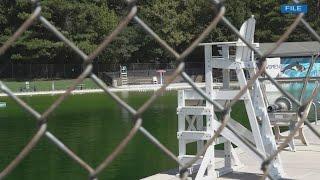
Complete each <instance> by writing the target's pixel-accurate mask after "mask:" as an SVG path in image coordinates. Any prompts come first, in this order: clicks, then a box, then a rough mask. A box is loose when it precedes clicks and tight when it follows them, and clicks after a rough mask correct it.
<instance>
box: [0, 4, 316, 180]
mask: <svg viewBox="0 0 320 180" xmlns="http://www.w3.org/2000/svg"><path fill="white" fill-rule="evenodd" d="M126 2H127V6H128V9H129V11H128V13H127V15H126V16H125V17H124V18H123V19H122V20H121V21H120V23H119V24H118V26H117V27H116V28H115V29H114V30H113V31H112V32H111V33H110V34H109V35H108V36H107V37H106V38H105V39H104V40H103V42H102V43H101V44H100V45H99V46H98V47H97V48H96V49H95V50H94V51H93V52H92V53H90V54H89V55H87V54H85V53H84V52H83V51H82V50H80V49H79V48H78V47H77V46H76V45H75V44H74V43H73V42H72V41H70V40H69V39H68V38H66V37H65V36H64V35H63V34H62V33H61V32H60V31H59V30H58V29H57V28H56V27H55V26H54V25H52V24H51V23H50V22H49V21H48V20H47V19H46V18H45V17H43V16H42V15H41V5H40V3H39V2H38V1H37V0H31V3H33V4H34V5H35V9H34V11H33V13H32V14H31V15H30V17H29V18H28V19H27V20H26V21H25V22H24V23H23V24H22V25H21V26H20V27H19V29H18V30H17V31H16V32H15V33H14V34H13V35H12V36H11V37H10V38H9V39H8V40H7V41H6V42H5V43H4V44H3V45H2V46H1V47H0V55H2V54H4V53H5V51H6V50H8V49H9V48H10V46H11V45H12V44H14V42H15V41H16V40H17V39H18V38H19V37H20V36H21V34H22V33H24V32H25V31H26V30H27V29H28V28H29V27H30V26H31V25H32V24H33V23H35V21H39V22H41V23H42V24H43V26H45V27H46V28H47V29H48V30H49V31H51V32H52V33H53V34H55V35H56V36H57V37H58V38H59V39H60V40H61V41H62V42H64V43H65V44H66V45H68V46H69V47H70V48H71V49H72V50H73V51H74V52H76V53H77V54H78V55H79V56H80V57H81V58H82V59H83V63H84V70H83V72H82V73H81V75H79V76H78V77H77V79H76V80H74V82H73V83H72V85H71V86H70V87H69V88H68V89H67V90H66V91H65V93H64V94H62V95H61V96H60V97H59V98H58V99H57V100H56V101H55V102H54V103H53V104H52V105H51V106H50V107H49V108H48V109H47V110H46V111H45V112H44V113H42V114H41V113H39V112H37V111H36V110H34V109H33V108H32V107H30V106H29V105H28V104H27V103H25V102H24V101H23V100H21V99H20V98H19V97H17V96H16V95H14V93H13V92H12V91H11V90H10V89H9V88H7V87H6V85H5V84H4V83H3V82H1V81H0V90H1V91H2V92H4V93H6V94H7V95H8V96H10V97H11V98H12V99H13V100H14V101H15V102H16V103H17V104H19V105H20V106H21V107H22V108H24V109H25V110H26V111H27V112H29V113H30V114H31V115H33V116H34V117H35V119H36V120H37V126H36V128H37V132H36V133H35V134H34V136H33V137H32V138H31V140H30V141H29V142H28V144H27V145H26V146H25V147H24V148H23V149H22V150H21V151H20V153H19V154H18V155H17V156H16V157H15V159H13V160H12V161H11V163H10V164H8V165H7V166H6V168H5V169H3V170H2V171H1V173H0V179H3V178H5V177H6V176H7V175H8V174H9V173H10V172H11V171H12V170H13V169H14V168H15V167H16V166H17V165H18V164H19V163H20V162H21V161H22V160H23V159H24V158H25V156H26V155H28V154H29V153H30V151H31V150H32V149H33V148H34V147H35V146H36V145H37V143H38V142H39V140H40V139H41V138H44V137H46V138H48V139H49V140H50V141H51V142H52V143H53V144H55V145H56V146H57V147H59V149H61V150H62V151H63V152H64V153H66V154H67V155H68V156H69V157H70V158H71V159H73V160H74V161H75V162H77V163H78V164H79V165H80V166H81V167H82V168H83V169H84V170H86V171H87V172H88V174H89V179H97V176H98V174H99V173H101V172H102V171H103V170H104V169H106V168H107V167H108V166H109V165H110V163H111V162H112V161H113V160H114V159H115V158H116V157H117V156H119V154H120V153H121V151H122V150H123V149H124V148H126V146H127V144H128V143H129V142H130V141H131V140H132V138H133V137H134V136H135V135H136V133H137V132H138V131H140V132H141V133H142V134H143V135H144V136H145V138H147V139H149V140H150V141H151V142H152V143H153V144H154V145H155V146H157V147H158V148H159V149H161V150H162V151H163V152H164V153H165V154H166V155H167V156H168V158H171V159H172V160H173V161H176V162H177V164H178V165H179V166H181V167H182V168H181V170H180V178H181V179H185V178H186V177H187V175H188V174H187V168H189V167H191V165H192V164H193V163H195V162H196V161H197V160H198V159H199V158H200V156H202V155H203V154H204V153H205V152H206V150H207V148H208V147H209V146H210V145H211V144H212V143H213V142H214V141H215V139H216V138H217V137H218V136H219V135H220V133H221V131H222V130H223V129H224V128H225V127H226V126H228V119H229V113H228V112H229V111H230V108H231V107H232V106H233V105H234V104H235V103H236V102H237V101H238V100H239V99H240V97H241V96H242V95H243V94H244V93H245V92H246V90H247V89H248V88H250V87H251V86H252V85H253V83H254V82H255V81H256V80H257V79H258V77H259V76H261V75H262V74H264V75H265V76H266V78H267V79H268V80H270V81H271V82H272V83H273V84H274V85H275V86H276V87H277V88H278V90H279V91H280V92H281V93H282V94H283V95H285V96H286V97H288V98H289V99H290V100H291V101H292V102H294V103H295V104H296V105H297V106H298V107H299V108H298V110H297V113H298V122H297V125H296V127H295V129H294V130H293V131H292V132H291V133H290V134H289V136H288V137H287V138H286V139H285V141H284V142H283V143H281V144H280V146H279V147H278V150H277V151H275V152H274V153H273V154H271V155H269V156H268V157H264V155H262V154H261V153H260V152H259V151H257V150H256V148H255V147H253V146H252V145H251V144H250V143H248V142H247V141H246V140H245V139H243V138H241V137H240V136H239V138H240V139H241V141H243V143H245V144H246V145H247V146H248V147H249V148H251V149H252V150H253V151H255V152H256V154H257V155H259V156H260V157H261V158H262V159H264V162H263V163H262V164H261V170H262V171H263V174H264V176H263V177H262V178H266V177H269V178H271V179H272V177H271V176H270V175H269V173H268V166H269V164H270V163H271V162H272V160H273V159H274V158H275V157H276V156H277V155H278V154H279V152H281V151H282V150H283V149H284V148H285V147H286V145H287V144H288V142H289V141H290V140H291V139H292V138H293V137H294V135H295V133H296V132H297V131H298V128H299V127H300V125H302V124H303V123H305V124H306V125H307V126H308V128H310V129H311V131H312V132H313V133H314V134H315V135H317V137H319V138H320V134H319V132H318V131H317V130H316V129H315V128H314V127H313V126H312V125H311V123H310V122H309V121H308V120H307V116H308V112H309V109H310V105H311V103H312V100H313V98H314V97H315V96H316V94H317V89H318V84H317V83H316V87H315V88H314V90H313V93H312V96H311V97H310V99H308V100H307V101H305V102H301V101H300V100H297V99H295V98H294V97H293V96H292V95H290V94H289V93H288V92H286V91H285V90H284V89H282V88H281V86H280V85H279V83H278V82H277V81H276V80H274V79H273V78H272V77H271V76H270V75H269V74H268V73H267V72H266V71H265V68H266V57H267V56H268V55H270V54H271V53H272V52H273V51H275V50H276V49H277V48H278V47H279V46H280V44H281V43H282V42H284V41H285V40H286V39H287V38H288V36H289V35H290V34H291V33H292V32H293V31H294V30H295V29H296V27H297V26H298V25H299V24H301V25H303V26H304V27H305V28H306V30H307V31H308V32H309V33H310V34H311V35H312V37H313V38H314V39H315V40H317V41H319V42H320V36H319V35H318V34H317V33H316V31H315V30H314V29H313V28H312V27H311V26H310V25H309V23H308V22H307V21H306V20H305V19H304V18H303V17H304V14H299V15H297V16H296V18H295V20H294V21H293V23H292V24H291V25H290V26H289V27H288V28H287V30H286V32H285V33H284V34H283V35H282V36H281V37H280V38H279V40H278V41H277V42H276V43H275V45H274V46H273V47H272V48H270V49H269V50H268V51H266V52H265V53H261V52H260V51H259V50H257V49H255V48H254V46H253V45H252V44H251V42H247V41H246V40H245V39H244V37H242V36H241V34H240V33H239V31H238V30H237V28H236V27H235V26H233V25H232V23H230V21H229V20H228V19H227V18H226V17H225V16H224V14H225V12H226V8H225V6H224V5H223V3H221V2H220V1H218V0H211V3H212V6H213V8H215V9H217V11H218V13H217V15H216V16H215V17H214V18H213V19H212V21H211V22H210V23H209V25H208V26H207V27H206V29H205V30H204V31H203V32H202V33H201V34H200V35H199V36H198V38H197V39H196V40H194V41H193V42H192V43H191V45H190V46H189V47H188V48H186V49H185V51H183V52H182V53H178V52H177V51H175V50H174V49H173V48H172V47H170V46H169V45H168V44H167V43H166V42H165V41H164V40H163V39H161V37H159V36H158V35H157V34H156V33H155V32H154V31H153V30H152V27H150V26H148V25H147V24H146V23H145V22H144V21H143V20H142V19H140V18H139V17H138V15H137V6H136V4H135V3H136V1H135V0H127V1H126ZM294 3H299V2H298V1H297V0H295V1H294ZM132 21H134V22H135V23H136V24H137V25H139V26H140V27H141V28H142V29H143V30H144V31H145V32H146V33H147V34H149V35H150V36H151V37H152V38H154V39H155V40H156V41H157V42H158V43H159V44H160V45H161V46H162V48H164V49H165V50H167V51H168V52H169V53H170V54H171V55H172V56H173V57H174V58H175V59H176V61H177V62H178V63H179V65H178V66H177V68H176V69H175V71H174V72H173V73H172V75H171V76H170V77H169V78H168V81H167V82H166V83H165V84H164V85H163V86H162V87H161V88H160V89H159V90H157V91H156V92H155V93H154V95H153V96H152V97H150V98H149V99H148V100H147V101H146V102H145V103H144V104H143V105H142V106H141V107H140V108H138V109H134V108H132V107H131V106H130V105H128V104H127V103H126V102H124V101H123V100H121V99H120V98H119V97H118V96H117V95H116V94H115V93H113V92H111V91H110V89H109V88H108V87H107V85H106V84H105V83H104V82H103V81H102V80H101V79H99V78H98V77H97V75H96V74H94V73H92V69H93V66H92V63H93V60H94V59H95V58H96V57H97V56H98V55H99V54H100V53H101V52H102V51H103V50H104V49H105V48H106V47H108V45H109V44H110V43H111V42H112V41H113V40H114V39H115V37H117V36H118V35H119V33H120V32H121V31H122V30H123V29H125V28H126V27H127V25H128V24H129V23H130V22H132ZM218 23H223V24H224V25H226V26H227V27H228V28H229V29H230V30H231V31H232V32H233V33H234V34H235V35H236V36H238V38H240V39H241V40H242V41H243V43H244V44H245V45H246V46H247V47H249V48H250V49H251V50H252V51H254V52H255V53H256V55H257V56H258V62H259V63H258V64H259V70H258V71H257V72H256V74H255V75H253V76H252V77H250V79H249V81H248V83H247V85H246V86H245V87H243V88H241V89H240V91H239V93H238V94H237V95H236V96H235V98H234V99H233V100H232V101H231V102H230V103H229V104H227V105H226V106H224V107H223V106H221V105H220V104H219V103H217V102H216V101H213V100H212V99H211V98H210V97H209V96H208V95H207V94H206V93H205V92H204V91H203V90H202V89H200V88H199V87H197V85H196V84H195V83H194V82H193V81H192V80H191V78H190V77H189V76H188V74H187V73H186V72H184V66H185V63H184V58H185V57H186V56H188V55H189V54H190V53H191V52H192V51H193V50H194V49H195V48H196V47H197V46H198V45H199V43H200V42H201V41H202V40H204V38H206V36H207V35H208V34H209V33H210V32H211V31H212V30H213V29H214V28H215V27H216V26H217V24H218ZM178 76H181V77H182V78H183V79H184V80H185V81H186V82H187V83H188V84H190V85H191V86H192V88H193V89H194V90H196V91H197V92H198V93H199V94H200V95H201V96H202V97H203V98H204V99H205V100H206V101H208V102H209V103H211V104H213V105H215V107H217V108H218V110H220V111H221V112H222V117H221V126H220V127H219V128H218V130H217V131H216V132H215V134H214V136H213V137H212V138H211V139H210V140H208V141H207V143H206V145H205V146H204V148H203V149H202V150H201V151H200V152H198V154H197V155H196V156H195V157H194V158H193V159H192V160H191V161H190V162H188V163H186V164H182V163H181V162H180V161H179V159H178V157H177V156H176V155H175V154H174V153H172V152H171V151H170V150H169V149H168V148H166V147H165V146H164V145H163V144H162V143H161V142H160V141H158V140H157V139H156V138H155V137H154V136H153V135H152V134H151V133H149V132H148V131H147V130H146V129H145V128H144V127H143V126H142V121H143V119H142V114H143V113H144V112H145V111H146V110H147V109H148V108H149V107H150V106H151V104H152V103H153V102H154V101H155V100H156V99H157V98H158V97H159V96H160V95H161V94H163V93H165V89H166V87H167V86H168V85H169V84H170V83H171V82H173V81H174V80H175V79H176V78H177V77H178ZM87 77H90V78H91V79H92V80H93V81H94V82H95V83H96V84H97V85H98V86H99V87H100V88H101V89H103V90H104V92H105V93H106V94H108V95H109V96H111V98H112V99H113V100H114V101H115V102H117V104H118V105H119V106H121V107H123V108H125V109H126V110H127V111H128V112H129V113H131V114H132V117H133V118H132V121H131V122H132V124H133V127H132V129H131V130H130V132H129V134H128V135H127V136H126V137H125V138H124V139H123V140H122V141H121V142H120V143H119V144H118V146H117V147H116V148H115V149H114V150H113V152H112V153H111V154H109V155H108V156H107V157H106V158H105V159H104V160H103V162H101V163H100V165H98V166H97V167H92V166H91V165H89V164H88V163H87V162H85V161H84V160H82V159H81V157H79V156H78V155H77V154H76V153H75V152H73V151H72V150H71V149H69V148H68V147H67V146H66V145H64V143H63V142H62V141H61V140H59V139H58V138H56V137H55V135H54V134H52V133H50V132H49V131H48V130H47V121H48V117H49V116H50V114H52V112H53V111H55V110H56V108H57V107H58V106H59V105H60V104H61V103H62V102H63V101H64V100H65V99H66V98H67V97H68V96H69V95H70V94H71V92H72V91H73V90H74V89H75V88H76V86H77V85H78V84H79V83H81V82H82V81H83V80H84V79H85V78H87ZM308 79H309V78H308V76H307V77H306V78H305V80H304V84H306V83H307V82H308ZM228 128H230V129H231V130H232V131H234V132H236V130H234V129H232V128H231V127H229V126H228Z"/></svg>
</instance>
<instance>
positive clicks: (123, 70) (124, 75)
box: [120, 66, 128, 86]
mask: <svg viewBox="0 0 320 180" xmlns="http://www.w3.org/2000/svg"><path fill="white" fill-rule="evenodd" d="M120 79H121V85H122V86H126V85H128V70H127V66H120Z"/></svg>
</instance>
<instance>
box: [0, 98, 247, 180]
mask: <svg viewBox="0 0 320 180" xmlns="http://www.w3.org/2000/svg"><path fill="white" fill-rule="evenodd" d="M118 95H119V96H120V97H121V98H122V99H123V100H125V101H126V102H127V103H128V104H130V105H131V106H133V107H134V108H138V107H139V106H141V105H142V104H143V103H144V102H145V101H146V100H147V99H148V98H149V97H150V96H151V95H152V93H129V94H123V93H122V94H118ZM57 97H58V96H33V97H22V99H23V100H24V101H26V102H27V103H28V104H30V105H31V106H32V107H33V108H34V109H36V110H38V111H39V112H43V111H44V110H45V109H46V108H48V107H49V105H50V104H51V103H53V102H54V100H55V99H57ZM0 101H5V102H6V103H7V107H6V108H0V169H1V170H2V169H4V168H5V167H6V165H7V164H8V163H10V161H11V160H12V159H14V157H15V156H16V155H17V154H18V153H19V152H20V150H21V149H22V148H23V147H24V146H25V144H26V143H27V142H28V140H29V139H30V138H31V137H32V136H33V134H34V133H35V129H36V121H35V119H34V118H33V117H32V116H31V115H29V114H28V113H27V112H25V111H24V110H23V109H22V108H21V107H19V106H17V105H16V104H15V102H14V101H13V100H11V99H10V98H7V97H5V98H0ZM176 107H177V94H176V92H167V93H166V94H164V95H163V96H161V97H160V98H159V99H158V100H157V101H156V102H155V103H154V104H153V105H152V106H151V107H150V108H149V109H148V110H147V111H146V112H145V113H144V114H143V119H144V121H143V126H144V127H145V128H146V129H147V130H148V131H149V132H150V133H152V134H153V135H154V136H155V137H156V138H157V139H158V140H159V141H160V142H162V143H163V144H164V145H165V146H166V147H168V148H169V149H170V150H171V151H172V152H174V153H175V154H177V152H178V141H177V138H176V131H177V115H176ZM232 114H233V115H232V116H239V115H240V114H244V110H243V108H242V105H241V104H240V105H239V104H238V105H237V106H236V107H235V108H234V110H233V112H232ZM130 118H131V116H130V114H129V113H128V112H127V111H126V110H124V109H122V108H120V107H119V106H118V105H117V104H116V103H115V102H114V101H113V100H112V99H111V98H110V97H108V96H107V95H105V94H86V95H72V96H70V97H69V98H68V99H67V100H66V101H64V102H63V103H62V104H61V106H59V108H58V109H57V110H56V111H55V112H54V113H53V114H51V115H50V117H49V119H48V120H49V122H48V130H49V131H50V132H51V133H52V134H54V135H55V136H56V137H57V138H58V139H60V140H61V141H62V142H63V143H64V144H65V145H66V146H68V147H69V148H70V149H72V150H73V151H74V152H75V153H76V154H78V155H79V156H80V157H81V158H82V159H83V160H85V161H86V162H88V164H90V165H92V166H94V167H96V166H97V165H98V164H99V163H100V162H102V161H103V160H104V159H105V158H106V156H107V155H108V154H110V153H111V152H112V150H113V149H114V148H115V147H116V146H117V145H118V143H119V142H120V141H121V140H122V139H123V138H124V137H125V136H126V135H127V133H128V132H129V130H130V128H132V123H131V121H130ZM176 166H177V164H176V163H175V162H174V161H173V160H171V159H170V158H168V157H167V156H166V155H165V154H164V153H162V152H161V151H160V150H159V149H158V148H157V147H156V146H155V145H153V144H152V143H150V141H149V140H147V138H145V137H144V136H143V135H142V134H141V133H139V132H138V134H137V135H136V136H135V137H134V139H133V140H132V141H131V142H130V143H129V145H128V146H127V147H126V148H125V150H124V151H123V152H122V153H121V154H120V155H119V156H118V157H117V158H116V159H115V160H114V161H113V162H112V163H111V164H110V166H108V167H107V168H106V169H105V170H104V171H103V172H102V173H101V174H99V176H98V178H99V179H114V180H115V179H117V180H118V179H119V180H120V179H139V178H142V177H146V176H150V175H152V174H155V173H158V172H161V171H165V170H168V169H171V168H175V167H176ZM87 178H88V173H87V172H86V171H85V170H84V169H82V168H81V167H80V166H79V165H78V164H77V163H75V162H74V161H73V160H72V159H70V158H69V156H67V155H66V154H65V153H64V152H62V151H61V150H60V149H58V148H57V147H56V146H55V145H54V144H53V143H52V142H51V141H49V140H48V139H47V138H46V137H43V138H42V139H41V140H40V142H39V143H38V145H37V146H36V147H35V148H34V149H33V150H32V152H31V153H30V154H29V155H28V156H27V157H26V158H25V159H24V160H23V161H22V162H21V163H20V164H19V165H18V166H17V167H16V168H15V169H14V170H13V171H12V173H10V174H9V176H8V177H7V179H13V180H18V179H19V180H20V179H30V180H31V179H87Z"/></svg>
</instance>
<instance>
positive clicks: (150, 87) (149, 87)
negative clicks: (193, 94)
mask: <svg viewBox="0 0 320 180" xmlns="http://www.w3.org/2000/svg"><path fill="white" fill-rule="evenodd" d="M195 84H196V85H197V86H198V87H200V88H203V87H205V83H195ZM221 86H222V83H215V87H214V88H220V87H221ZM234 86H236V84H235V85H234ZM160 88H161V85H160V84H145V85H127V86H119V87H109V90H110V91H111V92H147V91H156V90H158V89H160ZM180 89H191V86H190V85H189V84H188V83H172V84H170V85H169V86H168V87H167V88H166V90H167V91H171V90H180ZM64 92H65V90H55V91H35V92H14V94H15V95H17V96H35V95H57V94H63V93H64ZM102 92H103V90H102V89H83V90H74V91H72V93H71V94H88V93H102ZM3 96H7V94H5V93H0V97H3Z"/></svg>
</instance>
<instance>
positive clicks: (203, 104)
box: [177, 17, 284, 180]
mask: <svg viewBox="0 0 320 180" xmlns="http://www.w3.org/2000/svg"><path fill="white" fill-rule="evenodd" d="M254 29H255V19H254V18H253V17H251V18H249V19H248V20H247V21H246V22H245V23H244V24H243V25H242V26H241V29H240V34H241V35H242V36H243V37H244V38H245V39H246V40H247V41H248V42H252V43H253V36H254ZM201 45H202V46H204V49H205V81H206V82H205V83H206V88H205V92H206V93H207V95H209V96H210V97H211V98H212V100H214V101H218V102H221V104H222V105H224V103H225V102H226V101H230V100H232V99H233V98H234V97H235V96H236V94H237V93H238V92H239V90H234V89H231V88H229V81H230V78H229V72H230V70H235V72H236V75H237V79H238V84H239V86H240V88H242V87H244V86H245V85H246V84H247V79H246V77H245V73H244V70H247V71H248V72H249V75H250V76H252V75H253V74H254V73H255V72H256V63H255V61H254V59H253V56H254V54H253V52H252V51H251V50H250V49H249V48H248V47H247V46H246V45H245V44H244V43H243V42H242V40H240V39H239V40H238V41H237V42H222V43H204V44H201ZM213 46H217V47H219V48H221V53H222V56H220V57H214V56H213V48H212V47H213ZM232 46H233V47H235V48H236V55H235V57H233V58H232V57H231V56H230V54H229V50H230V47H232ZM213 68H218V69H222V70H223V87H222V88H221V89H213V87H214V86H213V85H214V82H213V77H212V71H213ZM240 99H241V100H242V101H244V104H245V109H246V112H247V116H248V119H249V122H250V127H251V131H250V130H248V129H246V128H245V127H244V126H243V125H241V124H240V123H238V121H236V120H233V119H230V120H229V122H228V126H229V127H231V128H232V129H235V130H236V131H237V132H234V131H232V130H231V129H230V128H229V127H228V126H227V127H225V128H224V129H223V131H222V133H221V137H219V138H218V139H217V140H216V142H215V143H214V144H212V145H211V146H210V147H209V148H208V149H207V151H206V153H205V154H204V156H203V157H201V159H199V160H198V161H197V162H196V163H195V164H194V165H193V167H192V168H190V169H189V171H190V173H193V174H195V173H196V176H195V179H196V180H200V179H201V180H202V179H214V178H216V177H219V176H221V175H223V174H226V173H229V172H231V171H233V170H234V169H236V168H237V167H240V166H241V165H242V164H241V163H240V161H239V159H238V156H237V154H236V153H235V150H234V149H233V147H232V144H234V145H236V146H238V147H239V148H241V149H242V150H243V151H245V152H246V153H247V154H248V155H249V156H250V157H252V158H255V159H256V161H257V162H259V163H262V162H263V159H262V158H261V157H260V156H259V155H257V154H256V152H254V151H253V150H252V149H250V148H249V147H248V146H247V145H246V144H245V143H243V141H241V140H240V138H239V137H242V138H245V139H246V140H247V141H248V142H250V143H251V144H252V145H253V146H254V147H255V148H256V149H257V150H258V151H259V152H260V153H261V154H263V155H264V156H265V157H267V156H268V155H270V154H272V153H273V152H274V151H276V150H277V146H276V142H275V138H274V135H273V132H272V129H271V124H270V120H269V116H268V112H267V108H266V104H265V102H264V98H263V94H262V91H261V88H260V83H259V81H258V80H256V81H255V82H254V85H253V88H250V89H249V90H247V91H246V92H245V94H244V95H243V96H242V97H241V98H240ZM192 101H193V102H198V103H193V104H192ZM190 102H191V103H190ZM177 114H178V132H177V137H178V140H179V156H178V157H179V160H180V161H181V162H182V163H186V162H188V161H190V160H191V159H192V158H193V157H194V155H192V154H188V153H187V144H189V143H192V142H196V143H197V152H199V151H200V150H201V149H202V148H203V146H204V143H205V141H207V140H209V139H210V138H212V137H213V135H214V132H215V131H216V130H217V128H218V127H219V126H220V124H221V123H220V122H219V119H218V118H217V116H216V112H215V108H214V106H213V105H212V104H210V103H209V102H208V101H204V99H203V97H202V96H200V95H199V94H198V93H197V92H196V91H195V90H181V91H179V93H178V108H177ZM239 118H241V117H239ZM186 122H187V124H186ZM222 143H223V144H224V167H223V168H222V169H220V170H216V169H215V158H214V153H215V152H214V149H215V148H214V147H215V145H217V144H222ZM244 164H245V163H244ZM269 172H270V175H271V176H272V177H273V178H275V179H279V178H281V177H283V176H284V172H283V167H282V163H281V159H280V157H279V156H277V157H276V158H275V160H274V161H272V162H271V165H270V170H269Z"/></svg>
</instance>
